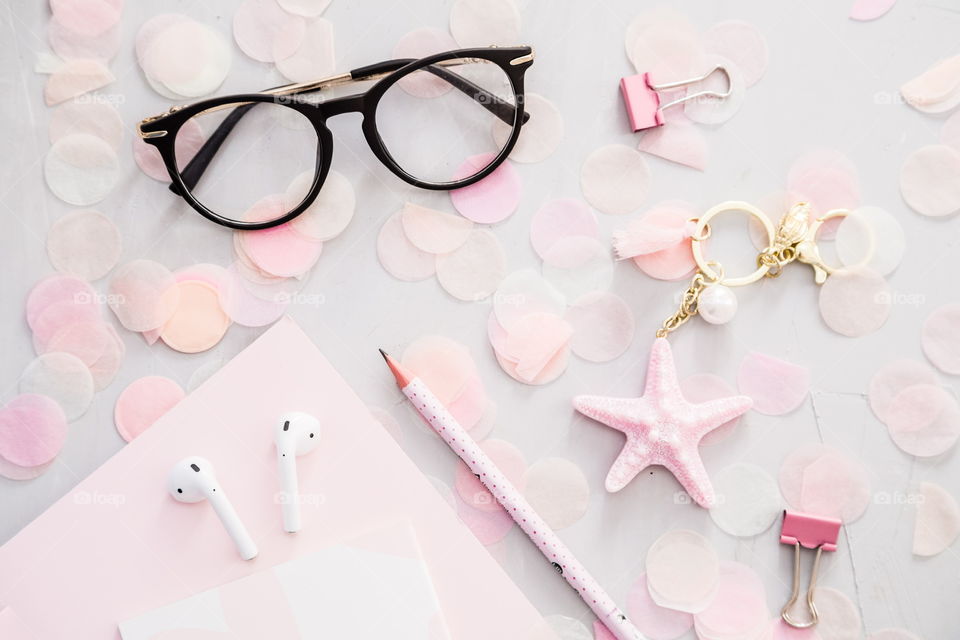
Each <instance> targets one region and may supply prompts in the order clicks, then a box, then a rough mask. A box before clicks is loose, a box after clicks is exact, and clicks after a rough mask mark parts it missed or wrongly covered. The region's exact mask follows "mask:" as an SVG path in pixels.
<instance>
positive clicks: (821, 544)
mask: <svg viewBox="0 0 960 640" xmlns="http://www.w3.org/2000/svg"><path fill="white" fill-rule="evenodd" d="M841 524H842V523H841V522H840V521H839V520H836V519H834V518H823V517H820V516H814V515H811V514H809V513H799V512H797V511H784V512H783V527H782V528H781V529H780V543H781V544H789V545H793V549H794V552H793V554H794V555H793V593H792V594H791V595H790V600H789V601H788V602H787V604H785V605H784V606H783V609H781V610H780V617H781V618H783V621H784V622H786V623H787V624H788V625H790V626H791V627H795V628H797V629H806V628H807V627H812V626H813V625H815V624H817V620H818V619H819V615H818V614H817V605H816V603H814V601H813V596H814V591H815V589H816V588H817V572H818V571H819V570H820V555H821V554H822V553H823V552H824V551H836V550H837V538H838V537H839V536H840V526H841ZM801 547H803V548H805V549H815V550H816V552H817V555H816V556H814V559H813V569H811V570H810V586H809V587H807V609H808V610H809V611H810V620H809V621H808V622H798V621H796V620H794V619H793V618H791V617H790V609H791V608H792V607H793V605H794V604H795V603H796V602H797V598H799V597H800V548H801Z"/></svg>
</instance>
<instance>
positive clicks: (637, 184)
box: [580, 144, 651, 214]
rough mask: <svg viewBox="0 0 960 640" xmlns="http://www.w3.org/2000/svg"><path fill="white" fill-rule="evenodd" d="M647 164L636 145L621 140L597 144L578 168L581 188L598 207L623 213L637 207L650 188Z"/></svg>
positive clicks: (588, 199)
mask: <svg viewBox="0 0 960 640" xmlns="http://www.w3.org/2000/svg"><path fill="white" fill-rule="evenodd" d="M650 181H651V178H650V167H649V166H647V161H646V160H645V159H644V157H643V154H641V153H640V152H639V151H637V150H636V149H633V148H631V147H628V146H626V145H622V144H611V145H607V146H605V147H600V148H599V149H597V150H596V151H594V152H593V153H591V154H590V155H589V156H587V159H586V160H585V161H584V163H583V166H582V167H581V168H580V189H581V190H582V191H583V197H584V198H586V199H587V202H589V203H590V204H591V205H593V206H594V207H595V208H596V209H597V210H598V211H602V212H603V213H609V214H624V213H630V212H631V211H635V210H636V209H638V208H639V207H640V205H641V204H642V203H643V201H644V200H645V199H646V197H647V193H648V191H649V190H650Z"/></svg>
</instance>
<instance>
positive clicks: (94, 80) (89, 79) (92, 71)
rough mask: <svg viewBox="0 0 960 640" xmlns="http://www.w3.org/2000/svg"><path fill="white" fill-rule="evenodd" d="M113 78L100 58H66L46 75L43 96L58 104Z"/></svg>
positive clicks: (102, 84)
mask: <svg viewBox="0 0 960 640" xmlns="http://www.w3.org/2000/svg"><path fill="white" fill-rule="evenodd" d="M114 80H116V77H115V76H114V75H113V74H112V73H110V69H109V68H107V66H106V65H105V64H104V63H103V62H102V61H100V60H67V61H65V62H64V63H63V64H62V65H59V66H58V67H56V69H55V70H54V71H53V73H51V74H50V76H48V78H47V84H46V86H45V87H44V88H43V98H44V100H45V101H46V103H47V106H52V105H55V104H60V103H61V102H66V101H67V100H70V99H71V98H76V97H78V96H81V95H83V94H85V93H88V92H90V91H96V90H97V89H101V88H103V87H105V86H107V85H108V84H110V83H111V82H113V81H114ZM98 139H99V138H98ZM60 142H63V140H60ZM104 144H106V143H104ZM81 146H82V145H81ZM108 146H109V145H108ZM70 155H71V156H72V155H73V154H72V153H71V154H70ZM98 175H99V174H98ZM71 204H74V203H71Z"/></svg>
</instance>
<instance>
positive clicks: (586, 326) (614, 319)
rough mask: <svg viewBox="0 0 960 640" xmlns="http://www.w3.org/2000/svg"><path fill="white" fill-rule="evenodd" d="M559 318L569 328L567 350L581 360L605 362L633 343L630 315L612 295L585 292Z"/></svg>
mask: <svg viewBox="0 0 960 640" xmlns="http://www.w3.org/2000/svg"><path fill="white" fill-rule="evenodd" d="M563 317H564V319H565V320H566V321H567V322H569V323H570V325H571V326H572V327H573V339H572V341H571V343H570V347H571V349H573V352H574V353H575V354H577V355H578V356H580V357H581V358H583V359H584V360H589V361H590V362H609V361H610V360H613V359H615V358H618V357H620V356H621V355H623V353H624V352H625V351H626V350H627V349H628V348H629V347H630V345H631V344H632V343H633V334H634V331H635V329H636V324H635V322H634V319H633V312H632V311H631V310H630V306H629V305H628V304H627V303H626V301H625V300H624V299H623V298H621V297H620V296H618V295H616V294H615V293H611V292H609V291H593V292H591V293H587V294H586V295H583V296H581V297H580V298H577V299H576V300H575V301H574V302H573V304H572V305H570V308H569V309H567V312H566V314H564V316H563Z"/></svg>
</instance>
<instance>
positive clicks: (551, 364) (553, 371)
mask: <svg viewBox="0 0 960 640" xmlns="http://www.w3.org/2000/svg"><path fill="white" fill-rule="evenodd" d="M494 355H495V356H496V358H497V364H499V365H500V368H501V369H503V370H504V372H505V373H506V374H507V375H509V376H510V377H511V378H513V379H514V380H516V381H517V382H522V383H523V384H530V385H544V384H549V383H551V382H553V381H554V380H556V379H557V378H559V377H560V375H561V374H562V373H563V372H564V371H566V370H567V365H568V364H569V362H570V347H569V345H564V346H563V347H561V348H560V349H559V350H558V351H556V352H555V353H554V355H553V357H552V358H550V359H549V360H548V361H547V362H546V363H545V364H544V365H543V367H542V368H540V370H539V372H538V373H537V374H536V375H535V376H534V377H533V378H531V377H530V374H529V372H525V373H521V372H520V370H519V367H520V365H519V363H518V362H516V361H515V360H511V359H509V358H507V357H506V356H504V355H503V353H501V352H499V351H495V353H494Z"/></svg>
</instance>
